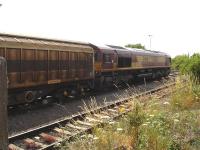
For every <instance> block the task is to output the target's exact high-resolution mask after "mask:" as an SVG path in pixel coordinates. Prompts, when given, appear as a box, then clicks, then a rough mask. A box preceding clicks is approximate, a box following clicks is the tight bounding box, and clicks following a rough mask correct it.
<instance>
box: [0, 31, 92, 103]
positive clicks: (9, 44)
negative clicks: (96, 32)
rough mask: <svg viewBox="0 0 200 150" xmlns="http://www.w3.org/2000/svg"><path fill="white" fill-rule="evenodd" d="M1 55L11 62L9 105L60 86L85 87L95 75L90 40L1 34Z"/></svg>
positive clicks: (31, 98)
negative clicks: (81, 40)
mask: <svg viewBox="0 0 200 150" xmlns="http://www.w3.org/2000/svg"><path fill="white" fill-rule="evenodd" d="M0 56H3V57H5V58H6V60H7V64H8V80H9V84H8V85H9V93H10V94H9V104H10V105H11V104H17V103H23V102H31V101H33V100H34V99H36V98H38V97H45V96H47V95H48V94H50V93H51V92H55V93H56V91H58V90H59V89H60V88H59V87H64V88H66V89H67V88H68V89H69V88H70V89H73V88H74V86H79V87H81V84H80V83H84V86H85V85H86V83H87V82H88V81H91V79H93V78H94V72H93V49H92V48H91V47H90V46H89V44H88V43H83V42H71V41H61V40H50V39H41V38H33V37H23V36H15V35H6V34H0ZM87 84H88V83H87ZM90 85H91V83H90ZM62 92H63V91H62ZM67 92H69V90H66V91H65V94H66V93H67Z"/></svg>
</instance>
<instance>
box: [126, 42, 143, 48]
mask: <svg viewBox="0 0 200 150" xmlns="http://www.w3.org/2000/svg"><path fill="white" fill-rule="evenodd" d="M125 47H130V48H138V49H146V48H145V46H144V45H142V44H140V43H138V44H127V45H125Z"/></svg>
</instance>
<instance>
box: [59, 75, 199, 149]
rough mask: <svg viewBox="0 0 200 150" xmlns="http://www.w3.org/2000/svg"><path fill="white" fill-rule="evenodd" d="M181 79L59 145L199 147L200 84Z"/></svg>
mask: <svg viewBox="0 0 200 150" xmlns="http://www.w3.org/2000/svg"><path fill="white" fill-rule="evenodd" d="M181 81H182V80H181V79H180V78H178V79H177V83H176V85H175V86H174V87H173V88H170V89H168V90H167V91H164V93H168V92H169V93H171V94H169V95H167V96H164V97H162V98H160V96H159V95H150V96H149V97H147V98H142V99H141V100H140V99H138V100H133V104H132V105H131V106H132V111H131V112H130V113H129V114H127V115H125V116H123V117H122V118H121V119H120V120H117V121H113V120H110V122H109V123H108V124H107V125H105V126H102V127H97V128H95V129H94V130H93V132H92V134H84V135H83V136H82V137H79V138H77V140H76V141H75V142H70V143H63V144H62V146H60V149H61V150H64V149H73V150H74V149H75V150H76V149H77V150H79V149H81V150H88V149H92V150H93V149H94V150H111V149H115V150H121V149H124V150H126V149H127V150H132V149H137V150H198V149H200V85H199V84H196V83H194V82H193V81H189V82H187V83H182V82H181ZM144 99H147V100H144ZM142 100H143V102H142ZM139 102H140V103H139ZM122 111H123V110H122Z"/></svg>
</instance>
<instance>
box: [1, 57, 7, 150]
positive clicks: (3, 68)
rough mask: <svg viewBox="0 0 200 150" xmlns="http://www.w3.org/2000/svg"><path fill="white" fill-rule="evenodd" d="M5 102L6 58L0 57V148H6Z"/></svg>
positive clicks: (4, 149)
mask: <svg viewBox="0 0 200 150" xmlns="http://www.w3.org/2000/svg"><path fill="white" fill-rule="evenodd" d="M7 103H8V102H7V67H6V60H5V59H4V58H3V57H0V150H7V149H8V128H7Z"/></svg>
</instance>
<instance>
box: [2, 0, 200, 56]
mask: <svg viewBox="0 0 200 150" xmlns="http://www.w3.org/2000/svg"><path fill="white" fill-rule="evenodd" d="M0 4H2V6H1V7H0V33H9V34H18V35H27V36H36V37H43V38H55V39H64V40H74V41H84V42H91V43H100V44H114V45H120V46H124V45H126V44H136V43H141V44H142V45H145V47H146V48H147V49H152V50H158V51H163V52H166V53H168V54H170V55H171V56H172V57H174V56H176V55H180V54H192V53H194V52H200V9H199V7H200V1H199V0H0ZM148 35H152V36H151V47H150V37H149V36H148Z"/></svg>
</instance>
